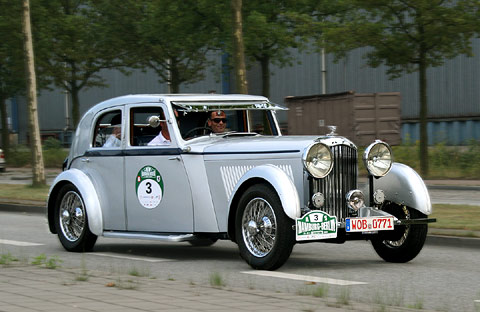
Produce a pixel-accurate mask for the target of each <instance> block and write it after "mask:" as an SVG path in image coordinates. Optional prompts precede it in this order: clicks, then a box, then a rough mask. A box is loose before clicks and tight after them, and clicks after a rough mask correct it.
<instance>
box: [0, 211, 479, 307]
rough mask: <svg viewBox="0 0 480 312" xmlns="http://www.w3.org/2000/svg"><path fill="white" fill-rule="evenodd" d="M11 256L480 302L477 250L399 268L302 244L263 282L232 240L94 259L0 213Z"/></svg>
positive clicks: (448, 251) (366, 248) (126, 248)
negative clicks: (43, 256) (43, 257)
mask: <svg viewBox="0 0 480 312" xmlns="http://www.w3.org/2000/svg"><path fill="white" fill-rule="evenodd" d="M5 253H11V254H12V255H14V256H16V257H18V258H21V259H33V258H35V257H37V256H39V255H41V254H45V255H47V257H58V259H60V260H61V261H63V262H62V263H61V265H62V266H64V267H69V268H83V269H86V270H100V271H108V272H112V271H117V272H129V271H131V270H136V271H138V272H140V273H141V274H145V275H148V276H151V277H152V278H156V279H158V280H165V281H166V280H168V279H175V280H183V281H186V282H191V283H195V284H200V285H201V284H205V285H208V284H209V279H210V277H211V276H212V274H213V273H219V274H220V276H221V277H222V279H223V280H224V282H225V283H226V284H227V286H228V285H232V286H235V287H243V288H245V289H263V290H270V291H282V292H287V293H293V294H299V293H302V292H308V291H309V289H312V288H313V287H317V288H322V289H323V290H326V291H327V292H328V296H329V297H333V298H335V297H337V298H340V297H342V296H347V297H348V298H349V300H350V301H352V302H366V303H383V304H385V305H387V306H392V305H399V306H409V307H415V306H417V307H418V306H420V305H421V306H422V308H423V309H431V310H441V311H476V310H475V304H477V307H478V303H475V301H476V300H480V284H479V282H478V281H479V279H480V249H478V248H460V247H455V246H436V245H426V246H425V247H424V249H423V250H422V252H421V253H420V255H419V256H418V257H417V258H415V259H414V260H413V261H411V262H409V263H406V264H392V263H386V262H384V261H383V260H381V259H380V258H379V257H378V256H377V255H376V253H375V251H374V250H373V248H372V247H371V245H370V244H369V243H368V242H363V241H358V242H347V243H345V244H343V245H330V244H322V243H313V244H303V245H296V246H295V248H294V250H293V253H292V256H291V257H290V259H289V261H288V262H287V263H286V264H285V265H284V266H283V267H282V268H280V269H279V270H277V271H276V272H273V273H270V272H267V273H266V274H270V275H269V276H261V275H259V274H261V273H262V271H254V270H251V269H250V267H249V266H248V265H247V264H246V263H245V262H244V261H243V260H242V259H240V257H239V255H238V250H237V246H236V245H235V244H233V243H232V242H229V241H219V242H217V243H216V244H215V245H213V246H211V247H191V246H190V245H189V244H187V243H162V242H154V241H138V240H122V239H117V240H115V239H107V238H99V239H98V241H97V244H96V246H95V248H94V251H93V252H92V253H87V254H78V253H69V252H66V251H65V250H64V249H63V247H62V246H61V245H60V243H59V241H58V239H57V237H56V236H55V235H53V234H50V233H49V231H48V228H47V224H46V220H45V218H44V216H42V215H39V214H29V213H13V212H0V255H1V254H5ZM263 273H265V272H263ZM280 274H283V275H280ZM302 279H305V280H306V281H305V280H302ZM342 284H346V285H342ZM352 309H354V306H353V307H352ZM477 311H478V310H477Z"/></svg>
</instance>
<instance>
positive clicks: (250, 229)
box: [235, 184, 295, 270]
mask: <svg viewBox="0 0 480 312" xmlns="http://www.w3.org/2000/svg"><path fill="white" fill-rule="evenodd" d="M293 224H294V221H293V220H291V219H290V218H288V217H287V215H286V214H285V212H284V211H283V207H282V204H281V201H280V199H279V197H278V195H277V193H276V192H275V191H274V190H273V189H272V188H271V187H269V186H267V185H265V184H256V185H253V186H251V187H249V188H248V189H247V190H246V192H245V193H244V194H243V195H242V196H241V198H240V201H239V203H238V208H237V213H236V219H235V237H236V238H237V243H238V248H239V250H240V256H241V257H242V258H243V259H244V260H245V261H246V262H247V263H248V264H249V265H250V266H251V267H252V268H254V269H259V270H275V269H278V268H279V267H281V266H282V265H283V264H284V263H285V262H286V261H287V260H288V258H289V257H290V254H291V252H292V249H293V245H294V244H295V232H294V231H293V229H292V225H293Z"/></svg>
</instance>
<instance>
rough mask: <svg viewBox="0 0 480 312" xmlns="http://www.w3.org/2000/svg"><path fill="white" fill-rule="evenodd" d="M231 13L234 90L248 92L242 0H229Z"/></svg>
mask: <svg viewBox="0 0 480 312" xmlns="http://www.w3.org/2000/svg"><path fill="white" fill-rule="evenodd" d="M231 6H232V14H233V67H234V70H235V92H236V93H241V94H247V93H248V85H247V70H246V66H245V47H244V45H243V31H242V24H243V23H242V0H231Z"/></svg>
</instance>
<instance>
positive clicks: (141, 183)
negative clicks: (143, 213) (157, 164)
mask: <svg viewBox="0 0 480 312" xmlns="http://www.w3.org/2000/svg"><path fill="white" fill-rule="evenodd" d="M135 189H136V192H137V197H138V201H139V202H140V204H141V205H142V206H143V207H145V208H147V209H153V208H155V207H157V206H158V205H159V204H160V202H161V201H162V197H163V180H162V176H161V175H160V172H158V170H157V169H155V168H154V167H152V166H145V167H143V168H142V169H140V171H139V172H138V174H137V180H136V183H135Z"/></svg>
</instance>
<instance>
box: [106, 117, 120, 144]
mask: <svg viewBox="0 0 480 312" xmlns="http://www.w3.org/2000/svg"><path fill="white" fill-rule="evenodd" d="M110 126H111V127H112V128H113V129H112V134H110V136H109V137H108V139H107V141H106V142H105V144H103V147H120V146H121V145H122V141H121V139H122V115H120V114H117V115H115V116H113V117H112V119H111V120H110Z"/></svg>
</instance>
